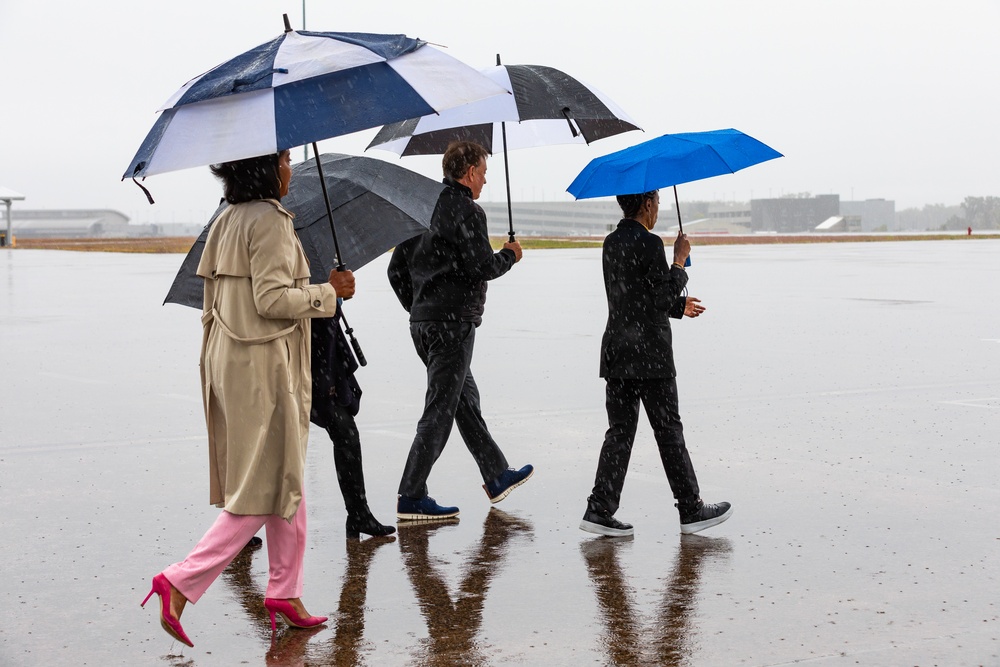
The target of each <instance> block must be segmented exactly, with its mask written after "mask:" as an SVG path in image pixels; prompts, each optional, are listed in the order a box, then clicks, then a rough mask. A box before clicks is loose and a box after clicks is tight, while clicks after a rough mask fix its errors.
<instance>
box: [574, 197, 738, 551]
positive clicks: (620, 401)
mask: <svg viewBox="0 0 1000 667" xmlns="http://www.w3.org/2000/svg"><path fill="white" fill-rule="evenodd" d="M618 205H619V206H621V209H622V214H623V216H624V217H623V219H622V220H621V221H620V222H619V223H618V228H617V229H616V230H615V231H613V232H611V233H610V234H608V236H607V238H606V239H605V240H604V252H603V263H604V289H605V292H606V294H607V298H608V323H607V326H606V328H605V330H604V338H603V340H602V341H601V377H602V378H605V380H606V382H607V397H606V407H607V411H608V430H607V433H606V434H605V436H604V446H603V447H602V448H601V455H600V459H599V461H598V464H597V475H596V479H595V481H594V489H593V492H592V493H591V494H590V497H589V498H588V499H587V511H586V513H585V514H584V516H583V521H582V522H581V523H580V528H581V529H582V530H585V531H588V532H591V533H597V534H599V535H616V536H621V535H631V534H632V533H633V529H632V526H631V525H630V524H627V523H623V522H621V521H619V520H617V519H616V518H615V517H614V514H615V512H617V511H618V503H619V501H620V499H621V493H622V487H623V486H624V485H625V473H626V472H627V471H628V463H629V458H630V456H631V454H632V445H633V443H634V442H635V431H636V426H637V425H638V420H639V402H640V401H641V402H642V404H643V406H644V407H645V409H646V416H647V417H648V419H649V423H650V426H652V428H653V435H654V437H655V438H656V445H657V448H658V449H659V451H660V460H661V461H662V463H663V469H664V471H666V473H667V481H668V482H669V483H670V489H671V491H672V492H673V496H674V499H675V500H676V503H675V507H677V510H678V512H679V514H680V524H681V532H682V533H696V532H698V531H700V530H704V529H705V528H708V527H710V526H714V525H717V524H719V523H722V522H723V521H725V520H726V519H728V518H729V517H730V516H731V515H732V511H733V509H732V506H731V505H730V504H729V503H718V504H712V505H710V504H706V503H704V502H702V500H701V497H700V495H699V494H700V491H699V488H698V478H697V476H696V475H695V472H694V466H693V465H692V464H691V457H690V456H689V454H688V450H687V446H686V445H685V443H684V429H683V426H682V425H681V418H680V414H679V411H678V404H677V382H676V380H675V376H676V371H675V369H674V358H673V348H672V344H671V335H670V321H669V318H670V317H674V318H677V319H679V318H681V317H683V316H684V315H687V316H688V317H698V316H699V315H701V314H702V313H703V312H704V311H705V308H704V307H703V306H702V305H701V302H700V301H699V300H698V299H696V298H694V297H685V296H684V291H685V286H686V285H687V279H688V278H687V272H686V271H685V270H684V262H685V260H686V259H687V257H688V255H689V254H690V252H691V243H690V241H688V239H687V236H686V235H685V234H683V233H678V235H677V239H676V240H675V241H674V261H673V264H672V265H671V266H668V265H667V256H666V252H665V251H664V248H663V240H662V239H661V238H660V237H659V236H658V235H656V234H653V233H652V229H653V226H654V225H655V224H656V219H657V215H658V213H659V208H660V195H659V192H657V191H656V190H653V191H650V192H645V193H642V194H634V195H619V196H618Z"/></svg>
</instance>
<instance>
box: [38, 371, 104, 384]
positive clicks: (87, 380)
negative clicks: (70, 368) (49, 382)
mask: <svg viewBox="0 0 1000 667" xmlns="http://www.w3.org/2000/svg"><path fill="white" fill-rule="evenodd" d="M39 375H44V376H45V377H50V378H55V379H57V380H70V381H72V382H79V383H81V384H111V382H110V381H109V380H98V379H94V378H85V377H80V376H78V375H65V374H63V373H52V372H50V371H42V372H41V373H39Z"/></svg>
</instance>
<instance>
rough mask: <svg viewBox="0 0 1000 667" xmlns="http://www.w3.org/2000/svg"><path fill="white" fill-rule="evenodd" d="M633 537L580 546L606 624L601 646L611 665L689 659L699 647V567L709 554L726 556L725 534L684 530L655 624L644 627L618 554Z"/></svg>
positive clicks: (728, 546) (682, 662)
mask: <svg viewBox="0 0 1000 667" xmlns="http://www.w3.org/2000/svg"><path fill="white" fill-rule="evenodd" d="M631 541H632V538H631V537H629V538H600V539H595V540H587V541H586V542H583V543H582V544H581V545H580V552H581V554H582V555H583V560H584V562H585V563H586V565H587V572H588V573H589V575H590V579H591V582H592V583H593V585H594V589H595V593H596V594H597V603H598V607H599V609H600V613H601V617H602V620H603V622H604V626H605V636H604V638H603V641H602V646H603V648H604V651H605V653H606V654H607V662H608V663H609V664H613V665H648V664H657V665H671V666H677V667H680V666H681V665H688V664H691V659H692V655H693V653H694V648H695V645H696V643H695V639H694V636H693V628H692V620H693V618H694V614H695V611H696V606H697V601H698V587H699V585H700V580H701V573H702V569H703V567H704V564H705V562H706V561H707V560H710V559H712V558H714V557H725V556H727V555H728V553H729V552H730V550H731V549H732V546H731V544H730V542H729V540H727V539H725V538H709V537H704V536H701V535H682V536H681V541H680V545H679V547H678V550H677V558H676V560H675V562H674V568H673V571H672V572H671V574H670V577H669V578H668V579H667V583H666V586H665V588H664V591H663V597H662V599H661V601H660V604H659V606H658V609H657V611H656V617H655V618H654V619H653V623H652V627H651V628H647V627H644V623H643V619H642V618H641V615H640V614H639V613H638V612H637V611H636V606H635V604H634V601H633V597H634V595H635V594H634V591H633V590H632V588H631V587H630V586H629V585H628V584H627V583H626V577H625V575H624V573H623V571H622V568H621V564H620V563H619V560H618V559H619V554H620V553H621V552H622V551H623V550H625V549H628V548H629V545H630V543H631Z"/></svg>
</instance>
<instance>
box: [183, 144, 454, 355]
mask: <svg viewBox="0 0 1000 667" xmlns="http://www.w3.org/2000/svg"><path fill="white" fill-rule="evenodd" d="M319 159H320V162H321V164H322V172H323V180H325V181H326V186H327V191H328V193H329V197H330V207H331V208H332V210H333V216H334V219H335V221H336V223H337V237H338V241H339V247H340V253H341V256H340V257H337V252H336V250H335V245H334V240H333V235H332V233H331V231H330V216H329V215H328V214H327V207H326V202H325V201H324V199H323V191H322V188H321V187H320V176H319V170H318V168H317V165H316V162H315V161H314V160H309V161H307V162H299V163H297V164H295V165H292V182H291V185H290V186H289V189H288V194H287V195H286V196H285V197H284V198H283V199H282V200H281V204H282V206H284V207H285V208H287V209H288V210H289V211H291V212H292V213H294V214H295V218H294V221H293V224H294V226H295V233H296V234H298V236H299V241H300V242H301V243H302V249H303V250H304V251H305V253H306V257H308V258H309V267H310V270H311V273H312V276H311V279H310V282H313V283H323V282H326V281H327V279H328V278H329V275H330V271H332V270H333V269H335V268H338V266H341V265H344V264H346V265H348V266H350V267H351V269H360V268H361V267H362V266H364V265H365V264H367V263H368V262H370V261H372V260H373V259H375V258H376V257H378V256H379V255H381V254H382V253H384V252H385V251H387V250H389V249H390V248H392V247H393V246H395V245H396V244H398V243H401V242H402V241H405V240H406V239H408V238H411V237H414V236H417V235H418V234H422V233H424V232H425V231H427V229H428V228H429V227H430V224H431V215H432V214H433V213H434V206H435V205H436V204H437V199H438V195H439V194H441V190H442V189H443V188H444V185H443V184H441V183H437V182H435V181H433V180H431V179H429V178H427V177H426V176H422V175H420V174H418V173H416V172H413V171H410V170H409V169H406V168H404V167H400V166H398V165H395V164H392V163H389V162H385V161H384V160H377V159H375V158H370V157H358V156H354V155H341V154H339V153H324V154H323V155H320V156H319ZM227 206H228V204H226V203H224V202H223V203H222V204H221V205H220V206H219V208H218V209H217V210H216V211H215V213H214V214H213V215H212V219H211V220H210V221H209V222H208V224H207V225H205V229H203V230H202V232H201V234H200V235H199V236H198V239H197V240H196V241H195V242H194V245H193V246H192V247H191V250H190V251H188V254H187V257H185V258H184V261H183V262H182V263H181V268H180V270H179V271H178V272H177V276H176V277H175V278H174V282H173V285H171V286H170V291H169V292H167V298H166V299H164V301H163V302H164V303H179V304H181V305H183V306H190V307H192V308H201V307H202V295H203V284H202V279H201V278H200V277H199V276H198V275H197V270H198V262H200V261H201V253H202V251H203V250H204V248H205V239H206V238H208V230H209V229H210V228H211V226H212V223H213V222H214V221H215V220H216V218H218V217H219V214H220V213H222V211H224V210H225V209H226V207H227ZM344 325H345V326H347V333H348V335H351V334H352V331H353V330H352V329H351V328H350V326H349V325H348V324H347V321H346V320H344ZM351 342H352V343H356V341H354V340H353V337H352V341H351ZM355 351H356V352H360V351H359V350H358V348H357V347H356V346H355ZM358 356H359V359H358V361H359V362H361V361H362V359H363V355H360V354H359V355H358ZM362 365H364V364H362Z"/></svg>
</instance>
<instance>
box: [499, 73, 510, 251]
mask: <svg viewBox="0 0 1000 667" xmlns="http://www.w3.org/2000/svg"><path fill="white" fill-rule="evenodd" d="M497 59H498V60H499V59H500V56H499V55H497ZM500 136H501V137H502V138H503V175H504V179H505V180H506V183H507V236H508V237H509V238H510V242H511V243H513V242H514V210H513V208H512V205H511V203H510V165H508V164H507V123H504V122H502V121H501V122H500Z"/></svg>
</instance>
